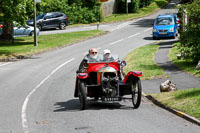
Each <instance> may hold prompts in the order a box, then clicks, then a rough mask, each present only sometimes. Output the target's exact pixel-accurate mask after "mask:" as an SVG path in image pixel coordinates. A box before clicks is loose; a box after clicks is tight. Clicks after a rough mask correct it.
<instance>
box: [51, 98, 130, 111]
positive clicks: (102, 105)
mask: <svg viewBox="0 0 200 133" xmlns="http://www.w3.org/2000/svg"><path fill="white" fill-rule="evenodd" d="M54 106H55V107H56V109H55V110H54V112H63V111H67V112H75V111H80V103H79V99H71V100H68V101H66V102H57V103H55V104H54ZM102 109H108V110H115V109H125V110H130V109H133V106H127V105H126V106H125V105H122V104H120V103H119V102H114V103H112V102H110V103H108V102H101V101H95V100H88V102H87V108H86V110H102Z"/></svg>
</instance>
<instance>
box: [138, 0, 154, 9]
mask: <svg viewBox="0 0 200 133" xmlns="http://www.w3.org/2000/svg"><path fill="white" fill-rule="evenodd" d="M153 1H154V0H140V8H142V7H145V6H148V5H150V4H151V3H152V2H153Z"/></svg>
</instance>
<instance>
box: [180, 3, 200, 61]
mask: <svg viewBox="0 0 200 133" xmlns="http://www.w3.org/2000/svg"><path fill="white" fill-rule="evenodd" d="M199 9H200V0H194V2H193V3H192V4H186V5H182V6H181V7H180V10H179V14H180V15H182V14H183V13H184V12H185V11H187V15H188V17H189V23H188V24H187V25H183V23H182V28H181V33H180V42H181V44H180V45H179V50H180V52H181V53H182V55H183V56H184V58H189V59H192V60H193V61H195V62H197V61H199V60H200V37H199V36H200V10H199ZM182 20H183V16H182Z"/></svg>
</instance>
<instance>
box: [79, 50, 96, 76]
mask: <svg viewBox="0 0 200 133" xmlns="http://www.w3.org/2000/svg"><path fill="white" fill-rule="evenodd" d="M99 61H100V57H99V56H98V50H97V49H96V48H90V49H89V53H88V54H87V55H86V56H85V57H84V58H83V60H82V61H81V64H80V65H79V70H78V71H79V72H84V65H85V64H87V62H99Z"/></svg>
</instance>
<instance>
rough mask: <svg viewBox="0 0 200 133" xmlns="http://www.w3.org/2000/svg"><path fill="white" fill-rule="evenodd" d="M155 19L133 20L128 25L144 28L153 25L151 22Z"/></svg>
mask: <svg viewBox="0 0 200 133" xmlns="http://www.w3.org/2000/svg"><path fill="white" fill-rule="evenodd" d="M154 20H155V19H141V20H139V21H137V22H133V23H131V24H130V25H136V26H138V27H146V28H148V27H149V28H150V27H152V26H153V25H152V24H153V22H154Z"/></svg>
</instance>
